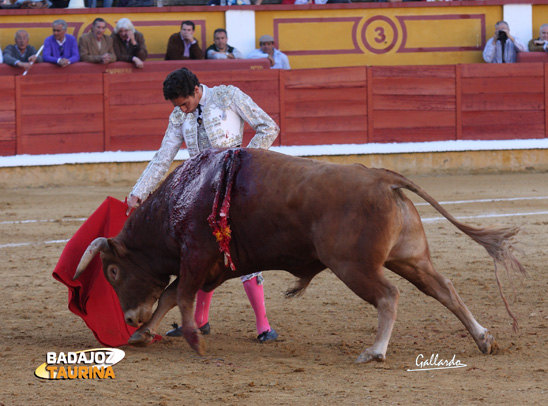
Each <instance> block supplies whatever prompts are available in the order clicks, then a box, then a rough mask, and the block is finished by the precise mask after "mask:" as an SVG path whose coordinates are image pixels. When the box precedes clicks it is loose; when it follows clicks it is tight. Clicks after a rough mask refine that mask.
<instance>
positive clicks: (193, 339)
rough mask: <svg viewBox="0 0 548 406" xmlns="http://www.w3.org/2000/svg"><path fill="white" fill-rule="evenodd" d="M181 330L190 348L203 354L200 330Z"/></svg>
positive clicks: (203, 343)
mask: <svg viewBox="0 0 548 406" xmlns="http://www.w3.org/2000/svg"><path fill="white" fill-rule="evenodd" d="M182 332H183V336H184V337H185V339H186V341H187V343H188V344H189V345H190V348H192V349H193V350H194V351H196V352H197V353H198V355H200V356H203V355H204V354H205V340H204V339H203V338H202V333H201V332H200V330H198V329H196V330H183V331H182Z"/></svg>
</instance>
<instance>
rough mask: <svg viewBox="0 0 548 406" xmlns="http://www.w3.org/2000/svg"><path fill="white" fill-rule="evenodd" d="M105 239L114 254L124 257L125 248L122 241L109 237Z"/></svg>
mask: <svg viewBox="0 0 548 406" xmlns="http://www.w3.org/2000/svg"><path fill="white" fill-rule="evenodd" d="M107 241H108V246H109V248H110V250H111V251H112V253H113V254H114V255H115V256H117V257H124V256H125V255H126V254H127V248H126V245H125V244H124V243H123V242H120V241H118V240H116V239H115V238H109V239H108V240H107Z"/></svg>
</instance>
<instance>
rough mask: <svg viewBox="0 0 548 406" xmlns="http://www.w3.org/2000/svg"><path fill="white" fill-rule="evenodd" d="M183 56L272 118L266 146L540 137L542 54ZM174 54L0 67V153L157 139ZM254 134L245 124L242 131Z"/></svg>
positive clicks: (543, 128)
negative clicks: (331, 60)
mask: <svg viewBox="0 0 548 406" xmlns="http://www.w3.org/2000/svg"><path fill="white" fill-rule="evenodd" d="M189 62H196V63H195V64H190V63H187V62H186V61H185V65H186V66H188V67H189V68H190V69H192V70H193V71H194V72H195V73H196V74H197V76H198V77H199V78H200V81H201V82H203V83H205V84H207V85H209V86H215V85H218V84H233V85H235V86H238V87H239V88H241V89H242V90H243V91H244V92H246V93H248V94H249V95H250V96H251V97H252V98H253V99H254V100H255V101H256V102H257V104H258V105H260V106H261V107H262V108H263V109H264V110H265V111H266V112H267V113H268V114H270V115H271V116H272V117H273V118H274V120H275V121H276V122H277V123H278V124H279V125H280V127H281V134H280V137H279V138H278V139H277V140H276V145H317V144H349V143H350V144H353V143H354V144H363V143H368V142H414V141H437V140H459V139H470V140H479V139H530V138H545V137H546V136H547V128H548V126H547V125H546V123H547V122H548V112H547V109H546V98H547V97H548V89H547V87H548V80H547V79H548V64H544V63H540V62H537V63H520V64H504V65H497V64H469V65H444V66H401V67H380V66H377V67H347V68H329V69H309V70H294V71H282V70H270V69H268V65H266V64H268V62H267V61H266V60H265V61H260V62H257V61H255V62H247V65H238V67H237V68H236V66H235V65H234V66H229V65H227V62H226V61H225V62H222V63H221V64H214V65H211V63H212V62H214V61H207V62H204V61H189ZM263 62H264V64H265V65H260V64H261V63H263ZM250 63H253V65H250ZM257 63H259V65H257ZM86 65H87V66H86ZM181 65H182V62H181V61H179V62H177V61H175V62H147V66H146V68H145V70H137V69H133V68H132V67H131V65H130V64H124V63H115V64H111V65H108V67H104V66H100V65H90V64H83V63H79V64H76V65H75V66H74V68H77V67H78V69H72V68H73V67H71V68H70V69H68V68H67V69H60V68H57V67H55V66H52V65H47V64H40V65H37V66H35V67H34V68H33V70H32V71H31V73H30V74H29V75H27V76H21V75H20V73H21V71H16V70H15V69H13V68H9V67H6V68H4V67H1V68H0V154H1V155H15V154H45V153H50V154H54V153H67V152H95V151H110V150H125V151H134V150H155V149H157V148H158V146H159V145H160V141H161V139H162V137H163V135H164V132H165V128H166V125H167V117H168V116H169V114H170V112H171V111H172V107H171V104H170V103H169V102H166V101H165V100H164V98H163V95H162V90H161V88H162V82H163V80H164V78H165V76H166V75H167V74H168V73H169V72H171V71H172V70H173V69H175V68H178V67H180V66H181ZM217 65H218V66H217ZM212 67H213V68H215V69H216V68H219V69H218V70H212V69H211V68H212ZM227 67H228V68H236V69H230V70H220V68H224V69H226V68H227ZM258 67H260V68H258ZM42 69H43V70H42ZM52 69H53V70H54V72H55V74H50V71H51V70H52ZM244 69H247V70H244ZM14 72H17V73H19V76H13V73H14ZM59 72H62V73H64V74H63V75H61V74H59ZM252 135H253V131H252V130H251V129H250V128H249V127H246V132H245V142H247V141H248V140H249V139H250V138H251V136H252Z"/></svg>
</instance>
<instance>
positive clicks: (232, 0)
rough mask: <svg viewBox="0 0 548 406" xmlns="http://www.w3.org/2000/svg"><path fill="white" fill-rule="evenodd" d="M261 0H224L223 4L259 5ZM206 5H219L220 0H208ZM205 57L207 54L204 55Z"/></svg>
mask: <svg viewBox="0 0 548 406" xmlns="http://www.w3.org/2000/svg"><path fill="white" fill-rule="evenodd" d="M262 2H263V0H225V4H223V5H224V6H249V5H251V4H253V5H255V6H260V5H261V4H262ZM207 5H208V6H221V5H222V4H221V0H209V3H207ZM206 58H207V56H206Z"/></svg>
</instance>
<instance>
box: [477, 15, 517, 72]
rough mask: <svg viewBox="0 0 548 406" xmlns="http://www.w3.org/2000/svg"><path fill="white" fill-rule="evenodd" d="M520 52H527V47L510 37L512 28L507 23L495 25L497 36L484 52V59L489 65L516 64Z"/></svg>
mask: <svg viewBox="0 0 548 406" xmlns="http://www.w3.org/2000/svg"><path fill="white" fill-rule="evenodd" d="M518 52H527V48H526V47H525V45H524V44H523V43H522V42H521V41H520V40H519V39H517V38H516V37H513V36H512V35H510V26H509V25H508V23H507V22H506V21H499V22H498V23H496V24H495V35H494V36H493V37H492V38H490V39H489V41H487V44H486V45H485V49H484V50H483V59H484V60H485V62H487V63H514V62H516V58H517V53H518Z"/></svg>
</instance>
